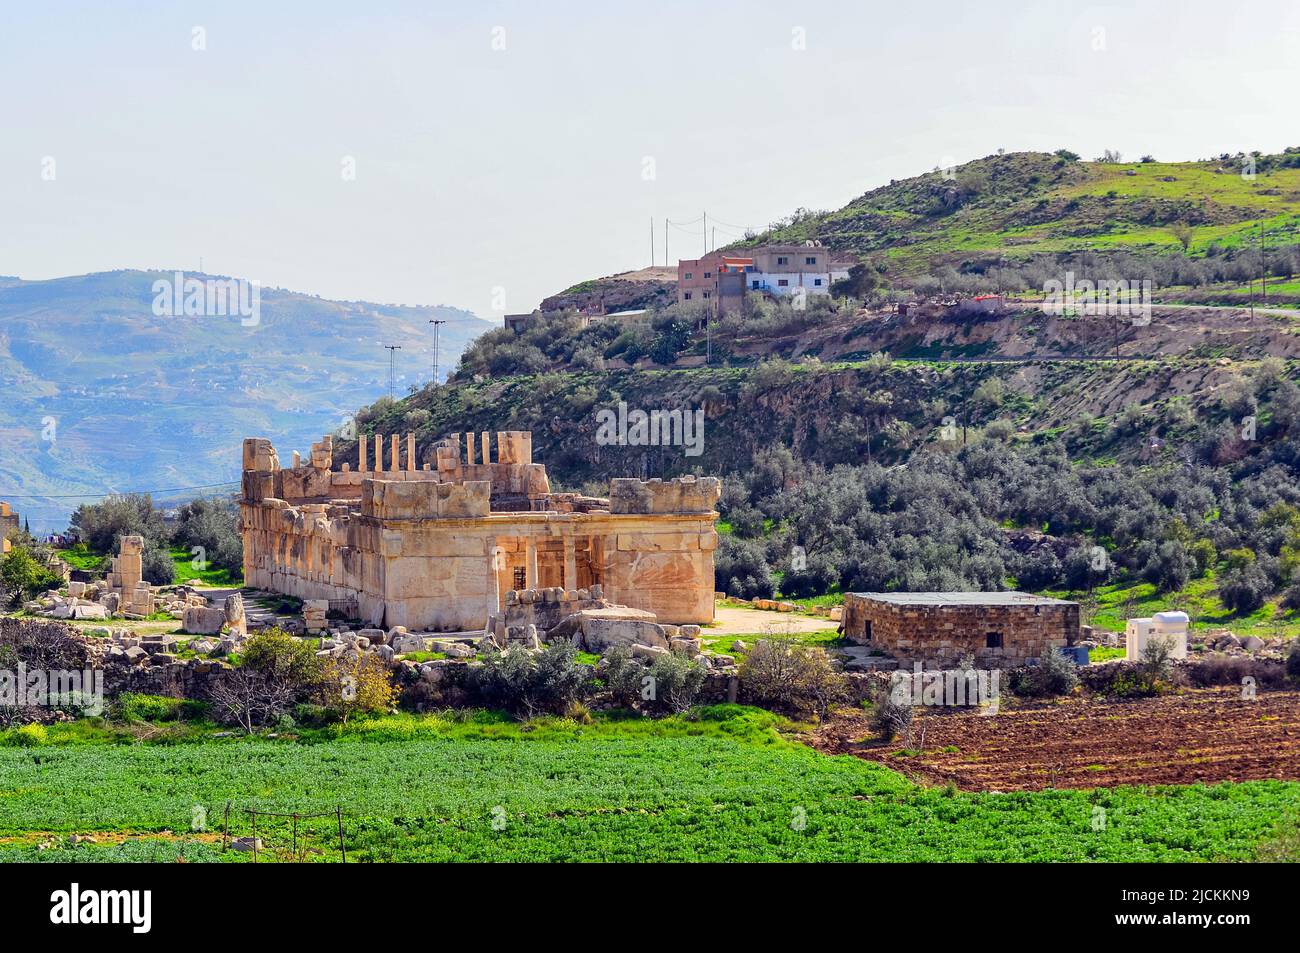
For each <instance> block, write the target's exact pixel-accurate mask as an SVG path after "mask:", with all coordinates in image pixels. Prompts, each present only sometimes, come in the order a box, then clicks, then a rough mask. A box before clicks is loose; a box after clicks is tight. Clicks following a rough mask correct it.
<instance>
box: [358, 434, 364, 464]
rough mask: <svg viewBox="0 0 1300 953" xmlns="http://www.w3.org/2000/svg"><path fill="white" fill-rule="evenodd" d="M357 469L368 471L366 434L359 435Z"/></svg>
mask: <svg viewBox="0 0 1300 953" xmlns="http://www.w3.org/2000/svg"><path fill="white" fill-rule="evenodd" d="M357 469H359V470H360V471H361V472H362V473H365V472H366V435H365V434H358V435H357Z"/></svg>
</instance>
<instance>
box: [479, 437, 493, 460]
mask: <svg viewBox="0 0 1300 953" xmlns="http://www.w3.org/2000/svg"><path fill="white" fill-rule="evenodd" d="M479 437H480V439H481V440H482V442H483V462H484V463H491V462H492V454H491V452H490V451H491V449H492V443H491V440H492V435H491V434H489V433H488V432H487V431H486V430H485V431H483V433H481V434H480V435H479Z"/></svg>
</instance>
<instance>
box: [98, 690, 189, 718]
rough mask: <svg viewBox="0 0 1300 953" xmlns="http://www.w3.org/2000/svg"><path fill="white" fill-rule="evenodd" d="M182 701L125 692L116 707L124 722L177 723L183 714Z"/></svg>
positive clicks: (118, 698) (118, 715) (164, 696)
mask: <svg viewBox="0 0 1300 953" xmlns="http://www.w3.org/2000/svg"><path fill="white" fill-rule="evenodd" d="M181 704H182V700H181V699H179V698H169V697H168V696H166V695H144V694H141V693H138V692H123V693H122V694H120V695H118V696H117V703H116V705H115V706H114V707H115V709H116V714H117V717H118V718H119V719H120V720H122V721H175V720H176V719H177V717H179V715H180V713H181Z"/></svg>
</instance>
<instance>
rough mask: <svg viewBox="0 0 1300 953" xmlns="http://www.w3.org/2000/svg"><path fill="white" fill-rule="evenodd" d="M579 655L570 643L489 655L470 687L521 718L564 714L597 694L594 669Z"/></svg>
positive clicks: (513, 648) (494, 705) (483, 699)
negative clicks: (578, 657) (579, 659)
mask: <svg viewBox="0 0 1300 953" xmlns="http://www.w3.org/2000/svg"><path fill="white" fill-rule="evenodd" d="M577 654H578V650H577V648H576V647H575V646H574V645H573V643H572V642H570V641H568V640H567V639H559V640H557V641H555V642H552V643H550V644H548V645H547V646H546V647H545V648H544V649H542V651H540V652H530V651H528V650H527V649H525V648H524V647H523V646H518V645H514V646H511V647H509V648H507V649H506V650H505V651H504V652H493V651H488V652H485V653H483V654H482V655H481V656H480V661H481V662H482V664H481V665H477V666H473V667H471V668H470V669H469V673H468V678H467V686H466V687H467V688H468V689H469V691H470V692H471V693H472V694H473V695H475V696H476V697H477V698H478V700H479V701H480V702H481V703H482V704H484V705H487V706H488V707H491V708H500V709H504V710H505V711H508V712H510V713H511V714H513V715H516V716H522V717H529V718H531V717H533V716H534V715H540V714H554V715H560V714H564V712H565V711H566V710H567V709H568V708H569V707H570V706H571V705H572V704H573V703H576V702H581V701H583V700H584V699H585V698H587V697H589V696H590V695H591V693H592V692H593V691H594V690H595V684H594V681H593V679H592V673H591V669H590V668H589V667H588V666H586V665H583V664H580V663H579V662H578V661H577Z"/></svg>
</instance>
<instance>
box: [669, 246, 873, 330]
mask: <svg viewBox="0 0 1300 953" xmlns="http://www.w3.org/2000/svg"><path fill="white" fill-rule="evenodd" d="M849 267H850V265H849V263H848V262H845V261H836V260H834V259H833V258H832V255H831V251H830V249H828V248H826V247H825V246H823V245H822V244H821V243H820V242H796V243H789V244H774V245H760V246H758V247H757V248H750V249H744V250H743V253H741V252H726V251H715V252H709V253H708V254H707V255H705V256H704V257H702V258H695V259H682V260H680V261H678V262H677V303H678V304H687V303H695V304H701V303H707V305H708V306H709V307H711V308H712V309H713V310H714V312H715V313H718V314H724V313H736V312H739V311H740V310H741V308H742V306H743V305H744V300H745V295H746V293H749V292H756V293H760V294H770V295H774V296H776V297H790V296H793V295H796V294H799V293H800V292H801V291H802V292H803V293H804V294H808V295H828V294H830V293H831V284H832V283H833V282H836V281H839V280H841V279H843V278H847V277H848V275H849Z"/></svg>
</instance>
